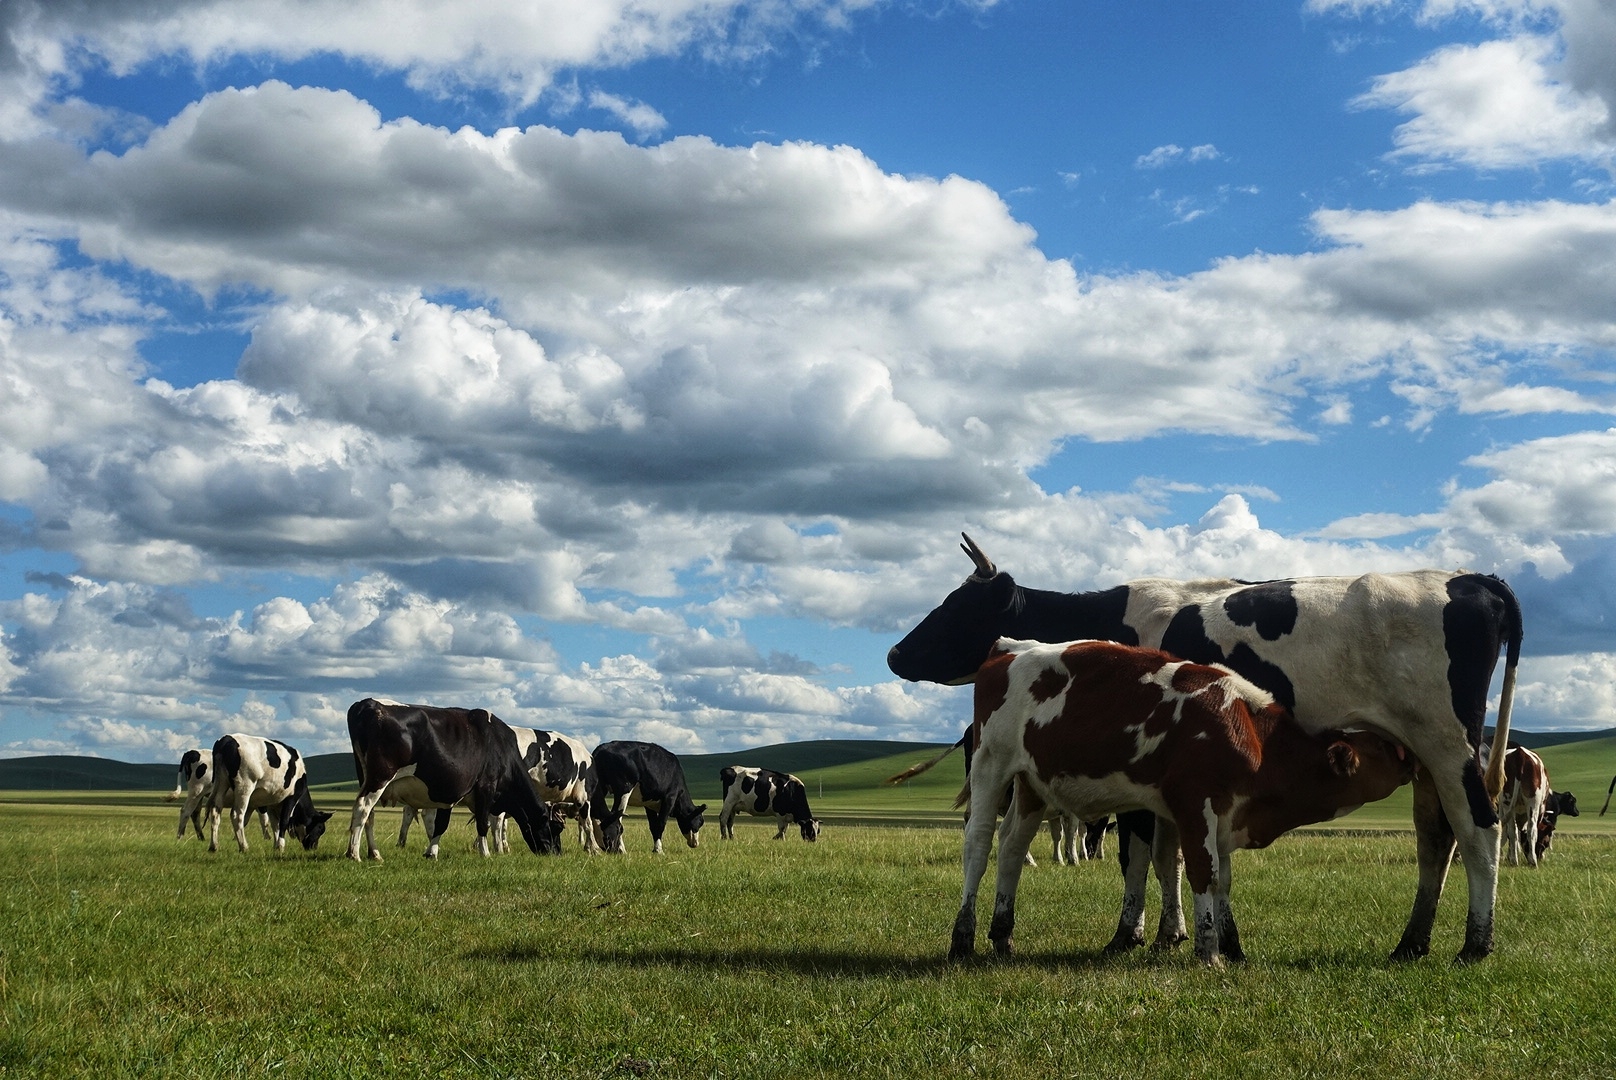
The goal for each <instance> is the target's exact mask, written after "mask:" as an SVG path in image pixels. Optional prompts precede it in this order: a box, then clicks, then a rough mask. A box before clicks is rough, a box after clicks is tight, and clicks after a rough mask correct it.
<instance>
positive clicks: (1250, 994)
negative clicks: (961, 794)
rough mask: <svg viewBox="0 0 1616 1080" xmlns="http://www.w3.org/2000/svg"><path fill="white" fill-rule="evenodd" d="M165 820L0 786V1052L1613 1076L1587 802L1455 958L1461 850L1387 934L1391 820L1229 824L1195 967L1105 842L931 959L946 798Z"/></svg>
mask: <svg viewBox="0 0 1616 1080" xmlns="http://www.w3.org/2000/svg"><path fill="white" fill-rule="evenodd" d="M828 794H829V793H828V792H827V795H828ZM333 805H334V803H333ZM341 817H342V815H340V814H339V819H338V820H339V821H340V819H341ZM174 820H175V812H174V810H173V809H172V808H171V807H165V806H161V805H160V804H159V805H146V806H139V805H115V804H103V805H94V804H89V803H79V804H75V803H71V802H65V801H64V802H56V803H50V804H40V803H29V802H27V801H25V800H22V799H19V800H17V801H10V802H7V803H5V804H4V805H0V824H3V826H4V828H5V832H6V835H7V837H8V842H7V843H6V844H5V845H4V846H3V847H0V889H3V896H0V925H3V926H4V928H5V929H4V931H3V937H0V1076H5V1077H11V1076H26V1077H34V1076H40V1077H66V1076H86V1075H95V1076H98V1077H125V1076H141V1077H149V1076H187V1077H189V1076H197V1077H201V1076H206V1077H217V1076H241V1077H260V1076H271V1075H279V1076H296V1077H383V1076H386V1077H414V1076H444V1077H467V1078H472V1077H476V1078H484V1077H486V1078H505V1077H614V1076H655V1077H703V1076H715V1077H747V1078H755V1077H804V1076H808V1077H820V1076H825V1077H830V1076H849V1077H913V1076H918V1075H923V1076H927V1077H956V1076H958V1077H966V1076H995V1077H1000V1076H1002V1077H1038V1078H1047V1077H1060V1076H1083V1077H1110V1076H1146V1077H1149V1076H1173V1077H1249V1076H1279V1077H1292V1076H1294V1077H1323V1076H1349V1075H1353V1076H1356V1075H1369V1076H1376V1077H1404V1076H1406V1077H1464V1078H1466V1080H1470V1078H1475V1077H1513V1076H1532V1077H1542V1076H1546V1075H1549V1076H1577V1077H1598V1076H1616V934H1613V933H1612V925H1611V912H1612V911H1613V910H1616V838H1612V837H1611V836H1610V835H1608V833H1604V834H1602V833H1601V832H1599V831H1596V830H1593V829H1590V830H1589V831H1587V832H1581V833H1578V832H1573V833H1570V834H1563V835H1562V837H1561V838H1559V839H1557V842H1556V847H1555V849H1554V851H1553V853H1552V854H1551V855H1550V857H1549V859H1548V860H1547V861H1546V863H1545V865H1544V866H1543V867H1542V868H1541V869H1540V870H1538V871H1536V872H1533V871H1529V870H1526V869H1524V868H1521V869H1514V870H1511V869H1508V868H1506V870H1505V872H1504V873H1503V875H1502V877H1501V881H1500V886H1499V911H1500V925H1499V949H1498V952H1497V953H1496V954H1495V955H1494V956H1493V957H1492V958H1490V959H1489V960H1488V961H1486V962H1485V963H1483V964H1480V965H1477V966H1475V967H1470V968H1457V967H1454V966H1453V965H1452V964H1451V963H1449V961H1448V957H1449V956H1451V955H1452V953H1453V952H1454V951H1455V950H1456V949H1457V947H1458V944H1459V941H1460V938H1461V936H1462V926H1461V921H1462V918H1463V911H1464V887H1463V884H1462V881H1458V880H1455V881H1454V882H1453V887H1452V888H1451V889H1450V893H1449V896H1448V902H1447V903H1445V904H1444V905H1443V909H1442V913H1441V918H1440V919H1439V922H1438V927H1437V936H1436V943H1435V948H1436V954H1435V955H1433V956H1432V957H1430V958H1428V959H1426V960H1424V961H1422V962H1419V963H1414V964H1408V965H1391V964H1388V963H1387V962H1386V959H1385V956H1386V953H1387V952H1388V951H1389V950H1390V948H1391V946H1392V944H1393V943H1394V942H1395V940H1396V937H1397V935H1398V933H1399V931H1400V930H1401V927H1402V922H1403V919H1404V917H1405V916H1406V914H1407V906H1408V902H1409V900H1410V898H1411V896H1412V894H1413V887H1414V877H1415V866H1414V852H1413V840H1412V837H1411V836H1410V835H1408V834H1407V833H1397V832H1361V833H1339V832H1338V833H1334V834H1322V833H1315V834H1306V833H1300V834H1297V835H1294V836H1291V837H1287V838H1285V839H1283V840H1281V841H1280V842H1279V843H1278V844H1276V845H1275V846H1274V847H1273V848H1272V849H1269V850H1267V851H1262V852H1243V853H1241V854H1240V855H1239V856H1237V859H1236V869H1235V902H1236V910H1237V911H1238V912H1239V914H1240V915H1241V917H1242V925H1243V929H1244V930H1245V939H1246V945H1247V949H1248V951H1249V953H1250V954H1251V961H1250V962H1249V963H1248V964H1246V965H1244V966H1241V967H1237V968H1231V969H1229V970H1227V971H1221V972H1213V971H1208V970H1204V969H1202V968H1200V967H1199V966H1197V965H1196V964H1195V963H1194V961H1193V960H1192V958H1191V957H1190V956H1189V953H1188V950H1187V949H1184V948H1180V949H1178V950H1175V951H1173V952H1169V953H1157V952H1152V951H1148V950H1141V951H1138V952H1135V953H1133V954H1131V955H1128V956H1125V957H1121V958H1110V957H1106V956H1103V955H1102V954H1101V953H1100V952H1099V948H1100V946H1101V945H1102V944H1103V943H1104V942H1105V941H1106V940H1107V939H1108V938H1109V936H1110V931H1111V929H1112V927H1113V925H1114V921H1115V915H1116V903H1117V898H1118V890H1119V883H1118V880H1117V875H1116V871H1115V869H1114V867H1113V866H1111V865H1097V864H1088V865H1083V866H1078V867H1055V866H1051V865H1047V864H1046V865H1044V866H1041V867H1039V868H1037V869H1035V870H1029V871H1028V872H1027V873H1026V875H1025V876H1024V879H1023V882H1024V883H1023V888H1022V896H1021V903H1020V912H1019V915H1020V919H1019V924H1018V927H1017V935H1016V937H1017V944H1018V947H1019V950H1020V955H1019V956H1018V957H1017V958H1015V959H1013V960H1010V961H1006V962H997V961H993V960H990V959H987V958H986V957H983V958H981V959H978V960H976V961H974V962H970V963H964V964H951V963H948V962H946V961H945V960H944V958H943V956H944V952H945V950H946V947H947V942H948V933H949V928H950V926H951V925H952V921H953V917H954V911H955V907H956V905H957V903H958V894H959V851H960V838H959V832H958V830H957V827H948V828H892V827H853V826H846V827H842V828H838V829H833V830H830V831H828V832H827V834H826V837H825V839H824V840H823V841H821V842H820V843H819V844H814V845H809V844H805V843H803V842H802V841H801V840H800V839H797V838H796V837H795V836H794V835H793V836H792V837H791V839H789V840H787V841H785V842H781V843H776V842H774V841H773V840H772V839H770V837H772V834H773V825H772V824H764V823H762V822H758V823H750V822H743V823H742V824H741V826H740V828H738V830H737V831H738V838H737V839H736V840H735V841H732V842H729V843H720V842H717V837H716V835H715V834H716V830H710V832H711V833H713V834H714V835H708V836H706V837H705V838H704V842H703V844H702V846H701V847H700V848H699V849H696V850H690V849H688V848H686V847H683V846H682V845H680V846H677V847H673V846H670V851H669V853H668V854H666V855H664V856H662V857H660V858H658V857H653V856H651V855H650V854H648V852H647V847H648V842H647V838H646V835H645V833H644V829H643V825H640V826H638V827H637V828H635V829H633V830H632V831H631V832H630V833H629V839H630V843H631V844H632V845H634V846H633V847H632V848H631V851H630V853H629V854H628V855H627V856H624V857H621V858H605V857H598V858H590V857H587V856H585V855H583V854H582V853H581V852H579V851H578V850H577V848H576V846H575V845H572V844H570V842H569V846H568V850H567V852H566V853H565V854H564V855H562V856H561V857H558V858H536V857H534V856H532V855H529V854H527V853H526V852H525V851H523V852H521V853H519V854H513V855H508V856H503V857H498V858H494V859H490V860H482V859H478V858H477V857H475V856H474V855H473V854H472V853H471V852H470V848H469V845H470V838H471V833H470V831H469V830H468V829H467V828H465V826H463V825H460V826H456V827H455V828H454V829H453V830H452V831H451V833H450V836H449V840H448V842H447V843H446V845H445V855H444V858H443V859H442V860H441V861H440V862H438V863H436V864H431V863H427V862H426V861H425V860H423V859H421V858H420V857H419V855H418V854H417V852H418V851H419V846H420V841H419V840H417V841H416V842H415V843H413V844H412V845H411V849H410V850H409V851H408V852H403V853H395V854H392V855H391V856H390V857H389V858H388V860H387V861H386V862H385V863H383V864H381V865H368V866H358V865H354V864H352V863H348V862H346V861H345V860H344V859H342V858H341V850H342V845H341V838H340V833H338V834H333V835H332V836H331V837H330V838H329V840H328V842H327V844H326V845H324V846H323V847H322V849H321V850H320V851H318V852H316V853H314V854H313V855H310V854H307V853H304V852H302V851H301V850H294V851H293V852H290V853H288V854H285V855H281V856H276V855H275V854H273V852H271V851H270V850H269V847H268V845H267V844H265V843H263V842H262V841H261V840H260V839H258V837H257V834H256V830H250V831H249V837H250V839H251V842H252V845H253V847H252V850H251V851H249V852H248V853H246V854H245V855H243V854H240V853H237V852H236V851H234V850H233V845H232V849H230V850H226V851H224V852H221V853H220V854H218V855H211V856H210V855H209V854H208V853H207V851H206V850H205V845H203V844H199V843H197V842H196V841H195V840H190V839H187V840H185V841H176V840H175V839H174V838H173V831H172V830H173V826H174ZM392 820H396V818H394V819H390V820H389V821H388V822H385V823H384V827H385V826H386V825H389V824H391V821H392ZM1604 820H1605V821H1608V820H1609V819H1604ZM1599 823H1600V819H1594V820H1593V821H1591V822H1590V823H1589V824H1590V825H1596V824H1599ZM389 850H392V849H389ZM984 944H985V943H984Z"/></svg>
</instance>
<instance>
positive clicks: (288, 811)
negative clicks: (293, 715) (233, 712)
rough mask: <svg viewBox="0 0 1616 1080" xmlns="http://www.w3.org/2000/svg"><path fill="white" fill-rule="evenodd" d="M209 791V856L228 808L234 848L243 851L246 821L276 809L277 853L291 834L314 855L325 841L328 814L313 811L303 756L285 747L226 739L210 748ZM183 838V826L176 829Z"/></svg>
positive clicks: (267, 741) (238, 736) (258, 738)
mask: <svg viewBox="0 0 1616 1080" xmlns="http://www.w3.org/2000/svg"><path fill="white" fill-rule="evenodd" d="M213 765H214V770H213V789H212V793H211V797H210V803H211V806H212V817H213V829H212V835H211V837H210V838H209V841H208V850H209V851H218V850H219V820H220V818H221V816H222V812H223V810H224V808H225V807H227V806H228V807H229V808H230V825H231V828H232V829H233V830H234V831H235V834H236V846H237V847H238V848H240V849H241V850H242V851H246V850H247V829H246V822H247V815H248V814H249V813H250V812H252V811H254V810H262V809H268V808H274V811H275V850H276V851H285V850H286V834H287V833H291V834H292V835H293V836H295V837H297V838H298V840H299V841H301V842H302V844H303V849H304V850H305V851H313V850H314V848H315V847H316V846H317V845H318V844H319V843H320V837H321V836H323V835H325V823H326V822H327V821H328V820H329V819H330V817H331V814H330V812H329V811H324V810H316V809H315V808H314V802H313V800H311V799H310V798H309V771H308V768H307V767H306V766H305V765H304V764H303V755H302V754H299V753H298V752H297V751H296V750H295V749H293V748H292V747H290V746H288V745H286V744H285V743H283V742H276V741H275V740H274V739H265V738H263V737H261V736H258V735H242V734H239V733H238V734H232V735H226V736H224V737H223V738H222V739H220V740H219V741H218V742H216V743H214V744H213ZM180 828H181V830H182V832H183V830H184V823H183V821H182V822H181V826H180Z"/></svg>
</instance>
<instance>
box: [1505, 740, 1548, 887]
mask: <svg viewBox="0 0 1616 1080" xmlns="http://www.w3.org/2000/svg"><path fill="white" fill-rule="evenodd" d="M1548 798H1549V773H1548V770H1547V769H1545V768H1544V767H1543V759H1542V758H1540V757H1538V756H1537V755H1536V754H1534V753H1533V752H1532V751H1530V750H1528V749H1527V748H1526V747H1524V746H1512V747H1510V748H1509V751H1508V752H1507V753H1506V754H1505V755H1504V793H1503V794H1502V795H1500V796H1499V798H1498V820H1499V822H1500V823H1501V825H1502V828H1503V830H1504V842H1505V843H1506V844H1507V845H1508V848H1509V864H1510V865H1511V866H1519V865H1520V862H1521V857H1520V853H1521V851H1522V850H1523V849H1524V850H1525V852H1526V865H1527V866H1532V867H1535V866H1537V830H1538V822H1539V821H1541V820H1542V819H1543V809H1544V806H1545V805H1546V804H1547V802H1548Z"/></svg>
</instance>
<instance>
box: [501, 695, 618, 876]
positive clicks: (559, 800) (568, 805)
mask: <svg viewBox="0 0 1616 1080" xmlns="http://www.w3.org/2000/svg"><path fill="white" fill-rule="evenodd" d="M511 731H512V732H513V733H515V735H516V747H517V750H518V751H520V752H521V755H522V766H523V767H524V768H525V769H527V775H528V778H529V779H530V780H531V781H532V783H533V794H535V795H537V796H538V798H539V801H540V802H542V803H544V804H545V805H546V806H549V807H550V808H551V810H552V811H555V810H559V811H560V812H561V813H563V814H565V815H567V816H569V817H575V818H577V819H578V844H579V846H580V847H582V848H583V849H584V850H585V851H587V852H590V853H594V852H597V851H599V850H600V846H599V845H598V844H596V843H595V829H594V822H593V820H592V819H591V817H590V811H589V798H590V796H591V795H592V794H594V790H595V759H594V757H593V756H592V755H591V754H590V753H589V750H588V748H587V747H585V746H584V744H583V743H581V742H579V741H578V740H577V739H574V738H573V737H572V736H571V735H563V734H561V732H559V731H545V730H543V729H540V728H528V727H517V726H515V725H514V724H513V725H512V726H511ZM498 837H499V850H501V851H505V850H507V849H508V848H507V845H506V843H505V822H504V819H503V818H501V820H500V822H499V828H498Z"/></svg>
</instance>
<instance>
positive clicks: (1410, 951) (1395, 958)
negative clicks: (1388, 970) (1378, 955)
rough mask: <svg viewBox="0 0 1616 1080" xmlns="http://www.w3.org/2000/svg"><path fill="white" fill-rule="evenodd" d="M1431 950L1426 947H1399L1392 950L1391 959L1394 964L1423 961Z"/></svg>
mask: <svg viewBox="0 0 1616 1080" xmlns="http://www.w3.org/2000/svg"><path fill="white" fill-rule="evenodd" d="M1430 951H1431V949H1430V947H1429V946H1426V945H1399V946H1397V948H1395V949H1393V950H1392V954H1391V956H1390V957H1389V959H1390V960H1391V961H1392V963H1394V964H1407V963H1409V962H1410V961H1414V960H1420V959H1423V958H1424V957H1425V956H1426V955H1428V954H1429V953H1430Z"/></svg>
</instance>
